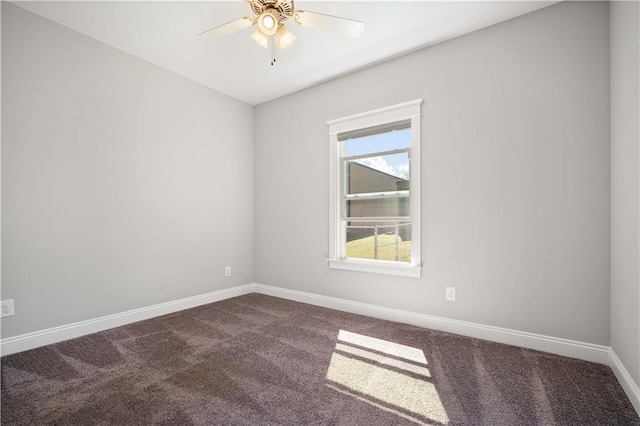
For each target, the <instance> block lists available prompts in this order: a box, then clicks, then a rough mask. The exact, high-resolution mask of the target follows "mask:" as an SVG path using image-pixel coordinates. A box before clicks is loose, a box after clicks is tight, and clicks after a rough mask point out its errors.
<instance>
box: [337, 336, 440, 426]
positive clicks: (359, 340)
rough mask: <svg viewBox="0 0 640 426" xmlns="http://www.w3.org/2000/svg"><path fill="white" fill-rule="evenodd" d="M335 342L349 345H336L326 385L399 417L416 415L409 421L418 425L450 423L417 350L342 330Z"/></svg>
mask: <svg viewBox="0 0 640 426" xmlns="http://www.w3.org/2000/svg"><path fill="white" fill-rule="evenodd" d="M338 340H340V341H342V342H347V343H349V345H346V344H343V343H340V342H338V343H337V344H336V347H335V350H334V352H333V354H332V355H331V360H330V362H329V367H328V370H327V376H326V378H327V380H328V381H329V382H331V383H329V384H327V386H329V387H331V388H332V389H334V390H337V391H340V392H342V393H345V394H348V395H350V396H353V397H355V398H357V399H359V400H361V401H364V402H367V403H369V404H372V405H374V406H377V407H379V408H383V409H384V410H385V411H391V412H394V413H395V414H397V415H400V416H401V417H405V418H407V416H408V415H409V414H412V415H415V416H416V417H414V416H409V418H410V419H411V420H413V421H415V422H417V423H423V421H424V420H427V421H431V422H437V423H439V424H447V423H448V422H449V418H448V416H447V413H446V410H445V408H444V406H443V405H442V401H441V399H440V396H439V395H438V391H437V389H436V387H435V385H434V384H433V383H432V382H431V381H430V380H429V379H430V377H431V375H430V373H429V370H428V369H427V368H426V367H424V365H425V364H427V360H426V358H425V356H424V353H423V352H422V351H421V350H420V349H417V348H412V347H409V346H404V345H400V344H397V343H393V342H389V341H385V340H381V339H376V338H373V337H369V336H363V335H360V334H356V333H351V332H347V331H344V330H340V333H339V335H338ZM367 349H369V350H367ZM371 351H376V352H371ZM381 353H384V354H388V355H389V356H385V355H382V354H381ZM391 356H393V357H396V358H403V359H406V360H409V361H412V362H414V363H419V364H422V365H416V364H413V363H411V362H406V361H402V360H399V359H396V358H391Z"/></svg>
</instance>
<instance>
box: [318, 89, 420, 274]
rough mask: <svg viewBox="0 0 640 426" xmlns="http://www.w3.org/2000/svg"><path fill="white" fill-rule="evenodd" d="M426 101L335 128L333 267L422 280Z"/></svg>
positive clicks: (354, 119)
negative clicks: (422, 151) (422, 116)
mask: <svg viewBox="0 0 640 426" xmlns="http://www.w3.org/2000/svg"><path fill="white" fill-rule="evenodd" d="M421 102H422V101H421V100H417V101H412V102H408V103H406V104H401V105H396V106H393V107H388V108H384V109H381V110H376V111H372V112H369V113H363V114H358V115H356V116H351V117H347V118H344V119H339V120H334V121H332V122H329V123H328V124H329V126H330V141H331V153H332V154H331V170H332V172H331V185H332V186H331V199H330V205H331V232H332V235H331V237H330V240H331V241H330V259H329V266H330V267H331V268H337V269H349V270H359V271H366V272H381V273H390V274H398V275H406V276H414V277H416V276H417V277H419V276H420V263H421V261H420V241H419V235H420V233H419V232H420V224H419V217H420V214H419V212H420V199H419V197H420V191H419V187H420V185H419V183H420V182H419V176H420V173H419V172H420V168H419V163H418V162H417V161H416V159H417V160H419V152H420V150H419V148H420V103H421ZM416 155H417V157H415V156H416Z"/></svg>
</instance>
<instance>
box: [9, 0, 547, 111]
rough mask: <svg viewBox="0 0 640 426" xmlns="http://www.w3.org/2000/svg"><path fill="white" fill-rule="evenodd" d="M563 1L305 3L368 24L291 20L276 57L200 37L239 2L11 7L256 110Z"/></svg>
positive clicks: (240, 35) (235, 11) (237, 42)
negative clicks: (345, 32)
mask: <svg viewBox="0 0 640 426" xmlns="http://www.w3.org/2000/svg"><path fill="white" fill-rule="evenodd" d="M556 2H557V1H497V2H483V1H471V2H458V1H440V2H435V1H387V2H381V1H355V2H345V1H303V0H299V1H296V2H295V7H296V9H299V10H309V11H313V12H319V13H324V14H328V15H334V16H340V17H344V18H349V19H355V20H359V21H363V22H364V33H363V34H362V36H361V37H360V38H358V39H352V38H349V37H346V36H341V35H337V34H332V33H331V32H330V31H323V30H318V29H311V28H304V27H300V26H298V25H296V24H294V23H288V24H287V26H288V28H289V29H290V30H291V31H292V32H294V33H295V35H296V36H297V39H296V41H295V43H293V45H291V46H290V47H288V48H286V49H282V50H278V51H277V52H276V57H277V62H276V65H274V66H271V65H270V53H269V51H268V50H267V49H265V48H263V47H260V46H258V44H257V43H255V42H254V41H253V40H252V39H251V37H250V36H251V34H252V32H253V31H254V29H253V27H252V28H246V29H244V30H241V31H240V32H237V33H235V34H231V35H228V36H226V37H222V38H217V39H216V38H207V37H198V36H197V34H198V33H200V32H202V31H204V30H207V29H209V28H212V27H215V26H217V25H221V24H224V23H226V22H229V21H232V20H234V19H237V18H240V17H242V16H253V12H252V11H251V9H250V6H249V5H248V4H247V3H245V2H243V1H241V0H235V1H160V2H157V1H141V2H140V1H138V2H133V1H68V2H58V1H15V2H13V3H14V4H16V5H18V6H20V7H22V8H24V9H27V10H29V11H31V12H34V13H36V14H38V15H40V16H43V17H45V18H47V19H50V20H52V21H54V22H57V23H59V24H61V25H64V26H66V27H69V28H71V29H73V30H75V31H78V32H80V33H83V34H85V35H87V36H89V37H91V38H94V39H96V40H99V41H101V42H103V43H105V44H107V45H110V46H113V47H115V48H117V49H120V50H122V51H125V52H127V53H130V54H132V55H135V56H137V57H139V58H142V59H144V60H146V61H149V62H151V63H153V64H156V65H158V66H160V67H162V68H165V69H167V70H170V71H173V72H175V73H177V74H179V75H182V76H184V77H187V78H189V79H191V80H194V81H197V82H199V83H201V84H203V85H205V86H209V87H211V88H213V89H215V90H218V91H220V92H223V93H226V94H227V95H229V96H232V97H234V98H237V99H240V100H242V101H244V102H246V103H249V104H252V105H257V104H260V103H263V102H266V101H269V100H272V99H275V98H278V97H280V96H284V95H286V94H289V93H292V92H295V91H298V90H300V89H303V88H305V87H309V86H312V85H314V84H317V83H319V82H321V81H326V80H328V79H331V78H333V77H336V76H338V75H342V74H345V73H348V72H350V71H353V70H356V69H360V68H363V67H366V66H368V65H371V64H374V63H378V62H381V61H384V60H386V59H389V58H392V57H396V56H399V55H402V54H404V53H407V52H410V51H413V50H416V49H419V48H421V47H425V46H428V45H432V44H434V43H438V42H440V41H443V40H447V39H450V38H452V37H456V36H459V35H462V34H466V33H468V32H471V31H474V30H477V29H480V28H484V27H487V26H489V25H493V24H496V23H498V22H501V21H504V20H507V19H510V18H513V17H516V16H519V15H523V14H525V13H528V12H531V11H534V10H537V9H540V8H543V7H546V6H548V5H550V4H553V3H556Z"/></svg>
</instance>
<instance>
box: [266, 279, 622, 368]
mask: <svg viewBox="0 0 640 426" xmlns="http://www.w3.org/2000/svg"><path fill="white" fill-rule="evenodd" d="M254 288H255V292H256V293H261V294H266V295H270V296H275V297H280V298H283V299H289V300H295V301H297V302H303V303H309V304H311V305H316V306H322V307H325V308H331V309H337V310H340V311H346V312H351V313H354V314H360V315H367V316H370V317H374V318H381V319H385V320H389V321H396V322H401V323H405V324H411V325H417V326H419V327H426V328H431V329H433V330H439V331H446V332H449V333H455V334H460V335H463V336H469V337H475V338H478V339H484V340H490V341H492V342H499V343H505V344H508V345H514V346H520V347H524V348H529V349H534V350H538V351H543V352H550V353H553V354H557V355H562V356H568V357H571V358H577V359H581V360H585V361H591V362H597V363H599V364H608V363H609V349H610V348H609V347H608V346H602V345H595V344H592V343H585V342H578V341H575V340H569V339H562V338H558V337H551V336H544V335H540V334H534V333H527V332H524V331H518V330H511V329H508V328H501V327H493V326H489V325H483V324H476V323H473V322H468V321H459V320H454V319H448V318H442V317H437V316H433V315H426V314H420V313H417V312H410V311H403V310H400V309H392V308H385V307H382V306H377V305H369V304H366V303H360V302H353V301H350V300H344V299H337V298H335V297H327V296H321V295H317V294H312V293H305V292H302V291H297V290H288V289H284V288H279V287H272V286H267V285H263V284H254Z"/></svg>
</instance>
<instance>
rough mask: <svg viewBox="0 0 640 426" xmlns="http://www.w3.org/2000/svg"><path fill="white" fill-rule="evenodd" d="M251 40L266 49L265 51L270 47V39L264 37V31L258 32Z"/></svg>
mask: <svg viewBox="0 0 640 426" xmlns="http://www.w3.org/2000/svg"><path fill="white" fill-rule="evenodd" d="M251 38H252V39H254V40H255V41H256V43H258V44H259V45H260V46H262V47H264V48H265V49H266V48H267V47H269V37H267V36H266V35H264V34H263V33H262V31H260V30H256V32H255V33H253V34H252V35H251Z"/></svg>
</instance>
